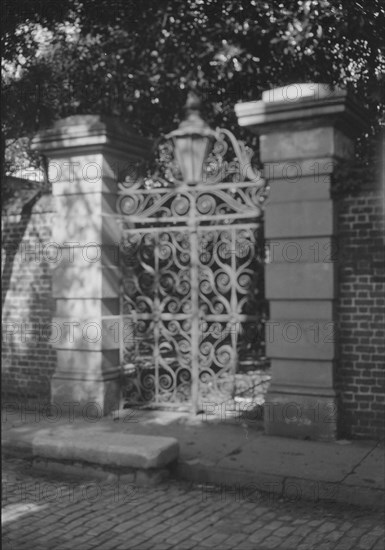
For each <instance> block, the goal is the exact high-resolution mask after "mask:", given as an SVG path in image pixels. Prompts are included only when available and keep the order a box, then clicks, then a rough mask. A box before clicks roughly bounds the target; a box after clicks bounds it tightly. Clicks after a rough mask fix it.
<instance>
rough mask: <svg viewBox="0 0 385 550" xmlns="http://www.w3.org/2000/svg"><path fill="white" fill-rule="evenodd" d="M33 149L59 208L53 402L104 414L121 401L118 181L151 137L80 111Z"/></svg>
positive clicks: (55, 238)
mask: <svg viewBox="0 0 385 550" xmlns="http://www.w3.org/2000/svg"><path fill="white" fill-rule="evenodd" d="M33 148H34V149H36V150H37V151H39V152H41V153H42V154H44V155H45V156H46V157H47V160H48V163H49V171H48V172H49V179H50V182H51V183H52V194H53V197H54V201H55V207H56V212H57V214H56V219H55V223H54V226H53V230H52V236H53V241H54V243H53V244H54V246H55V249H56V251H57V253H58V255H57V262H56V263H54V264H53V272H52V297H53V300H54V302H55V317H54V320H53V323H52V327H51V329H52V330H51V334H50V335H48V337H49V338H50V342H51V344H53V345H54V346H55V348H56V351H57V367H56V371H55V373H54V375H53V377H52V380H51V403H52V404H53V406H54V408H56V411H60V412H61V414H62V411H63V410H66V411H67V410H68V409H69V414H70V415H72V414H75V415H79V414H83V416H84V417H85V418H87V417H94V416H101V415H105V414H107V413H108V412H109V411H111V410H112V409H114V408H116V407H117V406H118V403H119V374H120V369H119V363H120V358H119V348H120V343H119V342H120V328H121V327H120V326H119V323H120V321H119V313H120V311H119V310H120V308H119V294H120V280H121V274H120V268H119V241H120V228H119V226H118V223H117V216H116V210H115V204H116V192H117V182H118V178H119V176H120V175H121V174H122V173H124V172H127V171H128V170H129V167H130V164H131V165H132V163H133V162H138V161H140V160H141V159H142V158H143V157H145V156H147V155H148V151H149V149H150V142H149V141H148V140H146V139H144V138H141V137H138V136H137V135H135V134H132V133H130V132H128V131H127V129H126V128H125V127H124V126H123V125H122V124H119V123H117V122H115V121H114V120H113V119H109V118H106V117H102V116H98V115H85V116H72V117H69V118H66V119H63V120H60V121H58V122H56V123H55V125H54V126H53V128H51V129H49V130H45V131H41V132H39V133H38V134H37V135H36V137H35V138H34V141H33ZM55 414H56V413H55Z"/></svg>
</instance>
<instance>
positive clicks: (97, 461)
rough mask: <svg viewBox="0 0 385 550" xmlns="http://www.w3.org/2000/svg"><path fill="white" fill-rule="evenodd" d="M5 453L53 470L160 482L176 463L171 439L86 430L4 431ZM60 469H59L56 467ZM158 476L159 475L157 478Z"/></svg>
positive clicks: (175, 447)
mask: <svg viewBox="0 0 385 550" xmlns="http://www.w3.org/2000/svg"><path fill="white" fill-rule="evenodd" d="M3 447H4V449H5V451H6V450H7V449H8V450H10V451H18V452H19V454H21V455H23V456H25V457H29V458H32V459H33V465H38V466H39V467H40V468H41V467H43V466H44V469H56V468H57V466H58V465H59V464H60V463H61V464H63V465H65V466H66V468H64V469H65V470H68V472H72V473H75V472H76V471H78V472H79V473H81V471H84V469H85V468H86V469H87V471H88V472H89V473H90V472H92V470H93V469H94V471H95V472H97V471H98V472H99V473H102V472H105V473H106V474H108V473H117V472H121V474H124V475H127V474H133V476H131V477H133V480H136V481H138V480H143V481H144V482H146V481H148V480H158V479H159V480H160V479H161V478H163V477H164V474H165V472H167V470H169V469H170V468H171V467H172V466H173V465H174V464H175V463H176V461H177V459H178V456H179V444H178V441H177V440H176V439H175V438H173V437H163V436H155V435H136V434H130V433H122V432H106V431H105V430H95V428H94V429H89V428H88V427H85V428H83V427H77V426H76V427H75V426H56V427H53V428H45V429H38V430H35V431H34V432H33V433H31V432H29V433H28V432H27V431H26V430H25V429H23V428H22V427H17V428H12V429H10V430H9V431H7V433H6V436H5V438H4V440H3ZM59 468H60V467H59ZM157 474H161V475H157Z"/></svg>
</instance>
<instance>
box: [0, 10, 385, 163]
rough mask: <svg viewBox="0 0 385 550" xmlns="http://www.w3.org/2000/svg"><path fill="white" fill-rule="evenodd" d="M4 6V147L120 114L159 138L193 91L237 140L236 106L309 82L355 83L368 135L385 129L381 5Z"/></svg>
mask: <svg viewBox="0 0 385 550" xmlns="http://www.w3.org/2000/svg"><path fill="white" fill-rule="evenodd" d="M4 6H5V7H4V14H3V18H4V21H5V23H4V28H3V55H4V58H3V64H4V66H5V71H4V73H3V94H4V98H3V138H4V140H12V139H16V138H19V137H20V136H23V137H26V138H28V136H32V135H33V133H34V132H35V131H36V130H37V129H39V128H42V127H45V126H48V125H49V124H51V122H52V121H53V120H54V119H57V118H61V117H65V116H69V115H72V114H87V113H104V114H108V115H112V116H116V117H119V119H120V120H123V121H124V122H126V123H127V124H128V125H129V126H130V127H131V128H133V129H135V130H136V131H137V132H139V133H141V134H143V135H145V136H148V137H158V136H159V134H161V133H163V132H168V131H170V130H171V129H173V128H174V127H175V125H176V124H177V123H178V121H179V119H180V115H181V113H182V105H183V104H184V101H185V98H186V92H187V90H188V89H189V88H194V89H195V90H196V91H197V92H198V93H199V94H200V95H201V96H202V99H203V102H204V105H205V113H204V114H205V117H206V119H207V121H208V122H209V123H210V124H211V125H212V126H214V127H215V126H226V127H228V128H229V129H231V130H232V131H233V132H234V133H236V134H237V135H240V129H239V127H238V125H237V121H236V118H235V115H234V104H235V103H236V102H237V101H247V100H255V99H258V98H259V97H260V94H261V92H262V91H263V90H266V89H269V88H271V87H276V86H280V85H285V84H290V83H296V82H309V81H311V82H322V83H327V84H331V85H340V86H343V87H350V88H352V89H353V90H354V92H355V94H356V95H357V97H358V98H359V100H360V101H361V102H362V103H363V104H364V105H365V106H366V108H367V109H368V120H369V122H370V124H371V133H372V134H375V133H376V131H377V130H378V127H379V124H378V120H379V118H380V115H381V109H382V108H383V102H384V98H383V97H382V90H383V87H384V50H383V46H384V42H383V29H384V28H385V9H384V6H383V3H382V0H366V1H365V2H363V0H361V1H357V0H284V1H279V0H278V1H273V0H268V1H263V0H206V1H205V0H141V1H140V2H138V1H135V0H60V2H57V1H53V0H5V1H4ZM7 143H11V142H7ZM5 145H6V143H5V141H3V148H5ZM8 158H9V159H11V162H13V160H12V159H13V157H12V154H8Z"/></svg>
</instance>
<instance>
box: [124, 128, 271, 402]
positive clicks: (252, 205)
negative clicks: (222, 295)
mask: <svg viewBox="0 0 385 550" xmlns="http://www.w3.org/2000/svg"><path fill="white" fill-rule="evenodd" d="M217 132H218V135H219V136H220V139H219V140H218V143H219V148H218V147H214V150H213V151H214V152H213V154H212V155H211V157H210V158H209V159H208V160H207V163H206V172H205V179H206V181H205V182H204V183H203V182H202V183H196V184H193V185H191V184H187V183H186V182H183V181H179V180H177V179H176V178H174V181H171V182H170V181H169V180H167V179H164V178H161V177H159V175H158V177H157V178H154V179H155V182H156V185H157V186H156V187H146V184H148V182H149V181H150V183H151V184H153V183H154V179H150V180H149V179H148V178H147V179H146V178H144V177H143V176H142V175H141V174H140V173H139V172H137V173H136V176H135V177H132V175H131V176H129V177H127V178H126V179H125V181H123V182H121V183H119V184H118V194H119V197H118V203H117V208H118V212H119V213H120V221H121V225H122V231H123V236H124V237H123V241H124V240H125V239H126V238H127V236H133V235H135V234H137V235H140V234H150V233H152V234H153V235H154V238H155V247H154V262H155V263H154V288H155V291H154V292H155V293H154V300H153V302H152V303H153V309H152V310H151V312H149V313H148V314H146V315H143V314H138V312H137V311H136V310H132V312H130V313H129V314H125V309H126V308H125V305H127V301H126V299H127V296H125V293H124V290H123V289H122V292H121V326H122V327H123V326H125V323H126V322H127V321H128V322H130V321H131V322H133V325H134V330H135V328H136V326H137V323H138V320H144V319H150V318H152V319H153V322H154V351H153V361H154V367H153V368H154V371H155V372H154V376H155V378H154V385H155V394H154V396H155V400H154V401H151V402H148V403H147V405H148V406H155V407H160V406H167V407H170V406H171V407H172V405H171V403H170V402H169V401H166V402H165V401H162V400H160V399H159V390H160V385H159V375H160V368H161V366H160V357H161V353H160V349H159V341H160V338H159V335H160V331H161V323H162V321H163V320H168V318H167V317H168V315H170V314H168V315H167V314H165V313H162V311H161V308H160V305H161V304H160V301H159V295H158V294H159V288H160V287H159V285H160V279H159V278H160V275H161V272H160V270H159V258H160V246H161V244H160V237H161V235H162V233H164V234H167V233H168V234H172V233H173V232H175V231H177V232H181V231H184V232H186V233H188V239H189V251H190V261H189V263H188V268H189V273H190V279H191V280H190V285H191V294H190V301H191V315H189V317H191V346H190V348H191V369H190V372H191V400H190V401H189V404H190V406H191V407H192V410H193V411H194V412H197V411H198V410H199V399H200V397H201V393H200V391H199V379H200V371H199V366H200V359H201V357H200V342H199V337H200V334H201V325H202V323H205V322H207V321H210V322H214V323H215V322H216V323H218V322H223V323H225V322H226V323H229V322H230V323H233V324H234V323H235V324H236V323H240V324H241V323H245V322H249V321H254V322H256V323H257V322H259V321H260V318H261V312H256V314H255V315H248V314H244V313H243V314H242V313H239V312H238V311H237V307H238V305H239V302H238V300H237V299H236V290H234V288H232V290H231V311H230V312H228V313H225V314H223V316H221V315H220V314H215V315H214V314H211V316H210V315H206V316H205V315H202V308H201V307H200V304H199V297H200V290H199V288H200V274H201V272H200V270H201V271H202V265H203V264H202V261H201V258H200V255H199V254H200V253H199V243H200V239H199V235H200V233H201V234H204V233H205V232H210V231H211V232H221V231H223V232H226V231H229V230H230V233H231V239H232V247H233V248H232V249H231V250H233V251H234V252H235V251H236V232H237V231H248V232H249V234H250V231H256V232H257V231H260V230H261V216H262V212H263V209H262V204H263V200H264V198H265V192H266V189H265V182H264V180H263V179H262V177H261V174H260V172H259V171H256V170H255V169H254V168H253V166H252V164H251V162H250V150H248V149H247V148H246V147H245V146H244V145H243V144H242V142H238V141H236V139H235V137H234V136H233V135H232V134H231V133H230V132H228V131H227V130H220V129H218V130H217ZM226 138H227V140H229V141H230V144H231V145H232V148H233V151H234V153H235V159H234V161H233V162H231V163H228V162H226V161H225V160H224V157H225V153H226V152H227V150H228V146H227V145H224V141H225V139H226ZM218 149H219V152H218ZM210 163H211V164H210ZM213 164H214V170H213ZM227 178H230V180H229V181H224V180H226V179H227ZM242 178H244V179H242ZM237 179H238V180H240V181H237ZM186 205H187V209H186ZM213 208H214V210H213ZM205 211H206V213H205ZM207 212H208V213H207ZM234 236H235V237H234ZM250 243H251V244H250ZM253 244H255V242H254V241H252V240H249V241H248V244H247V246H248V247H249V248H250V246H251V245H253ZM235 258H236V253H235V254H231V255H230V262H231V264H232V273H233V274H234V275H235V274H236V270H234V269H235V265H236V259H235ZM250 263H252V260H251V261H250V262H249V264H250ZM157 293H158V294H157ZM155 296H156V298H155ZM125 301H126V304H125ZM186 315H187V314H186ZM174 317H175V316H174ZM236 326H237V325H236ZM237 338H238V333H237V331H231V347H232V349H233V358H232V359H233V360H232V363H233V366H232V367H231V368H232V371H233V375H234V377H235V374H236V365H237V360H238V358H237ZM134 340H135V338H134ZM126 353H127V347H126V345H125V342H124V335H123V336H121V337H120V360H121V365H122V366H123V368H124V365H127V360H126ZM129 365H130V366H129V367H128V370H130V369H131V370H132V372H133V369H136V366H135V365H132V364H129ZM176 389H177V386H176V387H175V391H176ZM138 404H139V403H138V402H132V403H131V405H138ZM174 406H176V407H178V408H180V407H181V402H177V403H176V404H175V405H174Z"/></svg>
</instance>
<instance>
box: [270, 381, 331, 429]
mask: <svg viewBox="0 0 385 550" xmlns="http://www.w3.org/2000/svg"><path fill="white" fill-rule="evenodd" d="M285 390H286V391H284V390H283V389H279V388H274V387H273V388H270V391H269V392H268V394H267V396H266V402H265V404H264V426H265V433H266V434H267V435H275V436H282V437H294V438H298V439H314V440H335V439H336V438H337V396H336V394H335V392H333V391H332V390H330V392H329V391H328V392H325V393H327V395H324V396H322V395H319V394H317V395H315V394H313V395H311V394H309V393H306V394H305V393H301V392H300V390H299V389H298V390H297V391H296V390H295V389H294V388H293V389H292V390H291V391H290V390H289V388H287V389H285Z"/></svg>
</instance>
